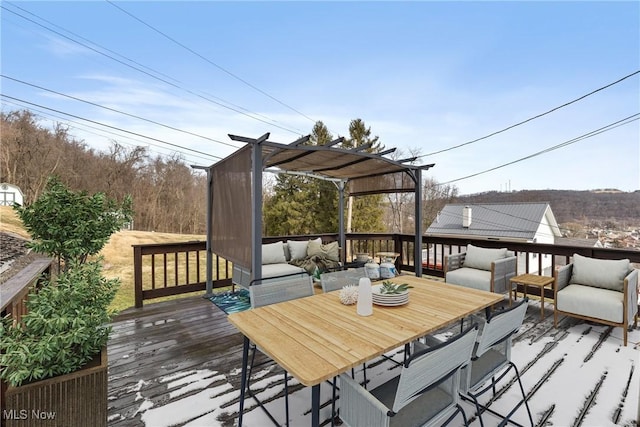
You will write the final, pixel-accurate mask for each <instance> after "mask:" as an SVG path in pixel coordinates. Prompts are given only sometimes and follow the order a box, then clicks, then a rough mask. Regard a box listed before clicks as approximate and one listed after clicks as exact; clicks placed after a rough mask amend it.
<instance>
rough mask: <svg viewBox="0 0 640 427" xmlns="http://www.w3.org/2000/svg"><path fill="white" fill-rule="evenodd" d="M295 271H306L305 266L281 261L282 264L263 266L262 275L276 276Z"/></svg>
mask: <svg viewBox="0 0 640 427" xmlns="http://www.w3.org/2000/svg"><path fill="white" fill-rule="evenodd" d="M293 273H306V271H305V270H304V268H301V267H296V266H295V265H291V264H287V263H286V262H285V263H280V264H264V265H263V266H262V277H264V278H266V277H276V276H286V275H287V274H293Z"/></svg>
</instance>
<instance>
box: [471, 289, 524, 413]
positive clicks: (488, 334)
mask: <svg viewBox="0 0 640 427" xmlns="http://www.w3.org/2000/svg"><path fill="white" fill-rule="evenodd" d="M528 303H529V300H528V298H525V299H523V300H522V301H520V302H519V303H518V304H515V305H513V306H511V307H509V308H506V309H504V310H498V311H492V312H488V315H487V320H486V322H484V323H483V324H480V333H479V336H478V342H477V345H476V347H475V349H474V351H473V355H472V356H471V363H470V364H469V365H468V366H466V367H465V368H463V370H462V383H461V385H460V392H461V394H462V397H463V398H465V399H466V398H469V399H470V400H471V401H473V403H474V404H475V406H476V410H477V412H478V417H479V419H480V425H481V426H484V422H483V420H482V412H484V411H487V412H490V413H493V414H494V415H497V416H499V417H500V418H502V421H501V422H500V424H499V425H500V426H503V425H506V423H507V422H508V421H509V419H510V418H511V416H513V414H514V413H515V412H516V411H517V410H518V408H519V407H520V406H521V405H522V403H524V405H525V407H526V408H527V413H528V415H529V421H530V422H531V426H533V418H532V416H531V410H530V409H529V404H528V402H527V397H526V394H525V392H524V388H523V387H522V381H521V380H520V373H519V372H518V368H517V367H516V365H515V364H514V363H513V362H512V361H511V339H512V337H513V335H514V334H515V333H516V332H517V330H518V329H519V328H520V326H521V325H522V321H523V320H524V316H525V313H526V312H527V306H528ZM512 369H513V370H514V372H515V376H516V379H517V381H518V385H519V386H520V392H521V393H522V400H520V401H519V402H518V403H517V404H516V405H515V407H514V408H513V409H512V410H511V411H510V412H509V413H508V414H507V415H502V414H498V413H496V412H495V411H493V410H491V409H489V408H488V407H486V406H483V405H481V404H480V403H479V401H478V397H479V396H481V395H482V394H484V393H485V392H487V391H488V390H492V391H493V395H494V396H495V391H496V388H495V387H496V383H497V382H498V381H500V380H501V379H502V378H504V377H505V376H506V375H507V373H509V371H511V370H512Z"/></svg>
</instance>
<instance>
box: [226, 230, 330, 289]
mask: <svg viewBox="0 0 640 427" xmlns="http://www.w3.org/2000/svg"><path fill="white" fill-rule="evenodd" d="M339 260H340V251H339V247H338V242H331V243H327V244H323V243H322V239H321V238H320V237H318V238H317V239H313V240H308V241H307V240H287V241H286V242H284V241H278V242H274V243H265V244H263V245H262V275H261V276H262V278H263V279H268V278H274V277H279V276H286V275H291V274H296V273H307V274H309V275H313V274H314V271H315V269H316V268H318V269H320V271H321V272H322V271H329V270H332V269H335V268H338V267H340V265H341V264H340V261H339ZM231 281H232V283H233V285H234V286H241V287H244V288H247V289H248V287H249V285H250V283H251V271H249V269H246V268H244V267H242V266H240V265H234V266H233V276H232V279H231Z"/></svg>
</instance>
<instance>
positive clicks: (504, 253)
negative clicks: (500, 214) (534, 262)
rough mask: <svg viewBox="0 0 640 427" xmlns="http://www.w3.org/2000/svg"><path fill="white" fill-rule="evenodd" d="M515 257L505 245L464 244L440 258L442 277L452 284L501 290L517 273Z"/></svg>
mask: <svg viewBox="0 0 640 427" xmlns="http://www.w3.org/2000/svg"><path fill="white" fill-rule="evenodd" d="M517 268H518V259H517V257H516V256H515V255H514V254H513V252H510V251H508V250H507V249H506V248H502V249H489V248H480V247H477V246H473V245H467V250H466V252H461V253H458V254H454V255H448V256H445V258H444V273H445V281H446V282H447V283H451V284H454V285H460V286H466V287H468V288H474V289H480V290H484V291H489V292H495V293H499V294H503V293H505V292H511V285H510V282H509V279H511V278H512V277H515V276H516V274H517Z"/></svg>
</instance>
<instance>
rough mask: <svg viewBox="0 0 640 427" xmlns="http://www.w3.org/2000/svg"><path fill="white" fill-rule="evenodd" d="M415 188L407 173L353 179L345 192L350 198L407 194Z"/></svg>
mask: <svg viewBox="0 0 640 427" xmlns="http://www.w3.org/2000/svg"><path fill="white" fill-rule="evenodd" d="M415 188H416V184H415V181H414V180H413V178H412V177H411V176H410V175H409V174H408V173H407V172H395V173H388V174H385V175H377V176H368V177H365V178H353V179H350V180H349V181H348V183H347V191H348V192H349V194H350V195H351V196H364V195H367V194H380V193H407V192H414V191H415Z"/></svg>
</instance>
